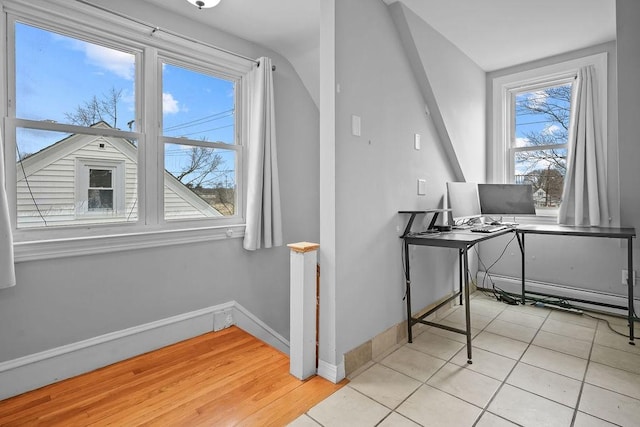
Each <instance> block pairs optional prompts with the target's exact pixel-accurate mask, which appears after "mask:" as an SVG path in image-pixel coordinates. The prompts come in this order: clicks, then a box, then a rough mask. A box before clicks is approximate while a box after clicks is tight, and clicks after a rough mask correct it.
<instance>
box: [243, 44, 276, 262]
mask: <svg viewBox="0 0 640 427" xmlns="http://www.w3.org/2000/svg"><path fill="white" fill-rule="evenodd" d="M246 81H247V86H248V88H247V89H248V108H249V115H248V119H249V123H248V132H249V135H248V144H247V145H248V146H247V154H248V162H247V165H248V168H249V170H248V174H247V176H248V182H247V225H246V229H245V234H244V244H243V246H244V248H245V249H247V250H256V249H260V248H270V247H273V246H281V245H282V215H281V212H280V186H279V184H278V162H277V156H276V124H275V116H274V111H275V109H274V101H273V71H272V69H271V59H269V58H265V57H263V58H260V59H259V64H258V66H257V67H253V68H252V69H251V71H250V72H249V73H248V74H247V78H246Z"/></svg>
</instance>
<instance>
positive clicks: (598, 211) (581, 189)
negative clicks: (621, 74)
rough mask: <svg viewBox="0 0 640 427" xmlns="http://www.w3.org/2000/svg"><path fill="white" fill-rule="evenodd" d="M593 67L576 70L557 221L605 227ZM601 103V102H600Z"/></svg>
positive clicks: (603, 163) (604, 177)
mask: <svg viewBox="0 0 640 427" xmlns="http://www.w3.org/2000/svg"><path fill="white" fill-rule="evenodd" d="M597 85H598V82H597V78H596V75H595V67H594V66H592V65H589V66H587V67H583V68H581V69H580V70H579V71H578V77H577V80H576V88H575V92H574V102H573V105H574V106H575V108H574V110H573V112H572V117H571V123H570V127H569V141H568V142H569V144H568V145H569V153H568V156H567V175H566V176H565V181H564V188H563V192H562V194H563V195H562V203H561V204H560V210H559V212H558V222H559V223H560V224H568V225H584V226H608V225H609V202H608V196H607V164H606V155H605V144H604V137H603V129H602V123H601V115H600V105H599V100H598V96H597V95H598V87H597ZM603 101H604V100H603Z"/></svg>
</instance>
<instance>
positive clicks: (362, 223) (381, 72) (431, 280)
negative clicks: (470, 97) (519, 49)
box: [321, 0, 484, 363]
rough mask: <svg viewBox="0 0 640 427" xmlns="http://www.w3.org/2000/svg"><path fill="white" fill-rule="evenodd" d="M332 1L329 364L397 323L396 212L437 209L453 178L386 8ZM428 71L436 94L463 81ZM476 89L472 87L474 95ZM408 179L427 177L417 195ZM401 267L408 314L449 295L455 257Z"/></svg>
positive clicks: (421, 251) (420, 258) (432, 252)
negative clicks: (332, 334) (408, 275)
mask: <svg viewBox="0 0 640 427" xmlns="http://www.w3.org/2000/svg"><path fill="white" fill-rule="evenodd" d="M335 3H336V4H335V28H336V30H335V50H336V53H335V64H336V65H335V76H336V77H335V79H336V85H337V86H339V92H336V93H335V97H336V102H335V127H336V129H335V188H336V194H335V213H332V212H328V213H327V214H334V215H335V283H334V284H331V283H327V282H323V286H327V287H329V288H330V289H335V294H336V296H335V318H336V343H335V356H336V357H335V359H336V360H337V361H338V363H339V362H340V359H341V357H342V355H343V354H344V353H346V352H347V351H349V350H351V349H353V348H355V347H356V346H358V345H360V344H362V343H364V342H365V341H367V340H369V339H371V338H372V337H374V336H375V335H377V334H379V333H381V332H382V331H384V330H385V329H387V328H388V327H390V326H392V325H394V324H397V323H399V322H401V321H403V320H404V319H405V318H406V316H405V312H404V310H405V305H404V302H403V301H402V297H403V295H404V280H403V273H402V266H401V262H400V251H401V240H400V239H399V238H398V236H399V234H400V232H401V231H402V228H403V227H404V224H405V221H406V219H407V218H406V217H404V216H400V215H398V213H397V211H398V210H408V209H426V208H430V207H435V206H438V204H439V203H440V202H441V199H442V196H443V194H444V190H445V183H446V182H447V181H449V180H451V179H452V177H453V174H452V171H451V169H450V167H449V163H448V161H447V159H446V156H445V153H444V152H443V148H442V146H441V144H440V141H439V140H438V138H437V136H436V132H435V130H434V128H433V124H432V123H431V121H430V119H429V117H428V116H427V115H426V113H425V108H424V99H423V97H422V95H421V91H420V88H419V87H418V86H417V83H416V80H415V78H414V76H413V73H412V70H411V67H410V64H409V61H408V59H407V57H406V55H405V53H404V50H403V46H402V44H401V41H400V38H399V36H398V33H397V31H396V29H395V27H394V24H393V21H392V19H391V15H390V13H389V10H388V9H387V7H386V6H385V5H384V4H383V3H382V2H380V1H374V2H372V1H365V0H360V1H349V0H336V2H335ZM431 37H434V38H437V37H440V36H439V35H437V33H436V34H432V35H431ZM433 42H434V43H441V41H440V40H434V41H433ZM445 56H446V54H445ZM433 66H434V67H439V66H440V67H443V68H446V69H447V70H448V73H449V76H450V77H449V79H450V80H447V81H446V82H443V81H436V82H432V84H434V85H435V86H436V87H438V88H440V87H439V86H438V85H443V87H444V86H446V85H448V84H450V82H451V81H454V80H455V76H456V75H459V76H463V75H464V71H462V70H459V69H457V68H456V67H451V66H450V64H445V63H441V64H433ZM440 72H441V73H442V70H440ZM458 73H460V74H458ZM483 86H484V81H483V80H482V81H480V83H479V91H480V92H482V90H483ZM336 89H337V87H336ZM434 90H435V89H434ZM321 99H322V96H321ZM482 102H483V101H482ZM482 102H481V103H480V105H478V108H479V109H480V110H482V109H483V108H484V105H482ZM321 104H322V101H321ZM323 111H324V110H323ZM352 115H357V116H359V117H361V120H362V135H361V136H359V137H358V136H352V134H351V116H352ZM454 123H455V121H454ZM453 126H454V129H453V132H454V133H455V132H456V130H459V129H457V128H456V125H453ZM479 127H480V129H478V132H479V133H482V132H484V127H483V125H479ZM415 133H419V134H421V136H422V149H421V150H420V151H416V150H415V149H414V147H413V138H414V134H415ZM473 149H474V150H475V149H476V148H475V147H474V148H473ZM322 167H323V170H324V168H325V167H327V168H328V169H330V167H331V165H325V166H322ZM418 178H425V179H427V195H426V196H418V195H417V179H418ZM321 215H323V216H324V215H325V212H324V208H323V212H322V213H321ZM328 240H329V239H328ZM324 245H325V244H324V242H323V241H321V251H322V250H323V246H324ZM325 250H327V248H326V247H325ZM411 259H412V262H413V266H412V273H413V274H412V278H413V279H414V281H413V283H414V287H413V290H414V293H413V303H414V304H413V307H414V308H415V309H416V310H418V309H420V308H422V307H424V306H426V305H428V304H429V303H431V302H433V301H435V300H437V299H439V298H441V297H442V296H444V295H446V294H448V293H450V292H451V290H452V286H453V280H454V278H455V277H457V275H455V272H454V264H455V262H456V259H457V252H456V251H453V250H446V249H428V248H414V249H412V253H411ZM323 269H324V267H323ZM323 271H324V270H323ZM322 280H325V279H324V278H323V279H322ZM332 286H333V288H331V287H332ZM322 292H323V290H322V289H321V295H322ZM321 304H322V302H321ZM321 329H322V325H321ZM328 345H331V343H329V344H328ZM321 346H322V344H321Z"/></svg>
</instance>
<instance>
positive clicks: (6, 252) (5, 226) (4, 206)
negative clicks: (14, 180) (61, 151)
mask: <svg viewBox="0 0 640 427" xmlns="http://www.w3.org/2000/svg"><path fill="white" fill-rule="evenodd" d="M4 181H5V179H4V144H3V143H2V129H0V288H9V287H11V286H15V284H16V273H15V267H14V264H13V237H12V236H11V222H10V221H9V203H8V202H7V190H6V188H5V186H4V185H5V184H4Z"/></svg>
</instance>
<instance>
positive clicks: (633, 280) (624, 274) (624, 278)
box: [622, 270, 636, 286]
mask: <svg viewBox="0 0 640 427" xmlns="http://www.w3.org/2000/svg"><path fill="white" fill-rule="evenodd" d="M631 274H632V275H631V283H633V286H635V285H636V271H635V270H633V271H632V272H631ZM627 277H628V271H627V270H622V284H623V285H625V286H626V285H627Z"/></svg>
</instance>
